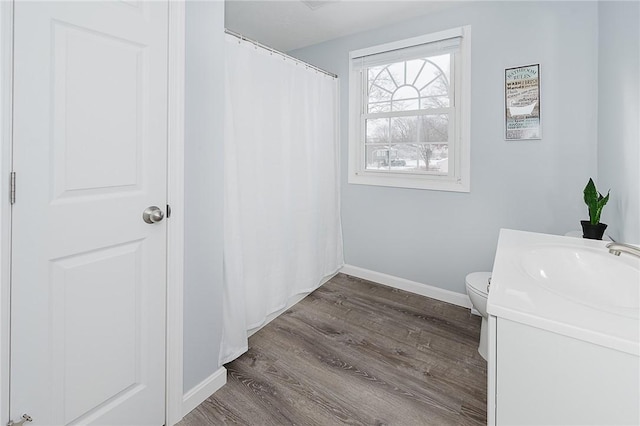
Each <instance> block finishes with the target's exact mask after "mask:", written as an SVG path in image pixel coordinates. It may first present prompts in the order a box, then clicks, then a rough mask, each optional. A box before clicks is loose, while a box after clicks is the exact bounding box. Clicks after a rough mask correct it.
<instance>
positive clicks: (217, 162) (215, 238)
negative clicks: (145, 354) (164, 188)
mask: <svg viewBox="0 0 640 426" xmlns="http://www.w3.org/2000/svg"><path fill="white" fill-rule="evenodd" d="M186 14H187V15H186V19H187V21H186V27H187V28H186V76H185V78H186V88H185V89H186V95H185V96H186V99H185V102H186V104H185V231H184V232H185V235H184V237H185V254H184V255H185V263H184V267H185V271H184V278H185V282H184V390H185V391H188V390H189V389H191V388H192V387H194V386H195V385H197V384H198V383H200V382H201V381H202V380H204V379H206V378H207V377H208V376H209V375H211V374H212V373H213V372H214V371H216V370H217V369H218V367H219V366H218V352H219V350H220V337H221V336H220V334H221V330H222V317H221V313H222V304H221V303H222V299H221V294H222V243H223V241H222V230H223V224H222V194H223V192H222V191H223V186H222V184H223V163H222V153H223V142H224V140H223V131H222V129H223V125H224V120H223V114H222V113H223V108H224V61H223V58H224V2H221V1H202V2H200V1H189V2H187V4H186Z"/></svg>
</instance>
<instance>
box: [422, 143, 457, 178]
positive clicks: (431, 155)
mask: <svg viewBox="0 0 640 426" xmlns="http://www.w3.org/2000/svg"><path fill="white" fill-rule="evenodd" d="M416 147H417V150H418V154H419V155H420V170H421V171H423V172H429V173H438V174H447V173H448V171H449V146H448V145H447V144H419V145H417V146H416ZM426 164H429V167H428V168H427V167H425V165H426Z"/></svg>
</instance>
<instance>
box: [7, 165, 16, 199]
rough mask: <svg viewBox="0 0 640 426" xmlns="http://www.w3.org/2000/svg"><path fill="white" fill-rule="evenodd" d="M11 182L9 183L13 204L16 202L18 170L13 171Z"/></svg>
mask: <svg viewBox="0 0 640 426" xmlns="http://www.w3.org/2000/svg"><path fill="white" fill-rule="evenodd" d="M10 176H11V178H10V179H11V183H10V184H9V199H10V201H11V204H15V202H16V172H11V174H10Z"/></svg>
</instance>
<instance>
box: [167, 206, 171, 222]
mask: <svg viewBox="0 0 640 426" xmlns="http://www.w3.org/2000/svg"><path fill="white" fill-rule="evenodd" d="M170 217H171V206H170V205H169V204H167V219H169V218H170Z"/></svg>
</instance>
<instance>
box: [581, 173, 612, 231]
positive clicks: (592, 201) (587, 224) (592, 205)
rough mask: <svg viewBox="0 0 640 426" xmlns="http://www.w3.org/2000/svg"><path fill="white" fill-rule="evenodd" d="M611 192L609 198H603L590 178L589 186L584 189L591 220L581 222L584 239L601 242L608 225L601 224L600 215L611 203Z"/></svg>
mask: <svg viewBox="0 0 640 426" xmlns="http://www.w3.org/2000/svg"><path fill="white" fill-rule="evenodd" d="M609 192H611V190H609V191H608V192H607V196H606V197H603V196H602V194H601V193H599V192H598V190H597V189H596V184H595V183H593V179H591V178H589V182H587V186H585V187H584V202H585V204H586V205H587V207H589V220H581V221H580V224H582V237H583V238H590V239H592V240H601V239H602V236H603V235H604V230H605V229H607V224H606V223H600V214H602V208H603V207H604V206H605V205H606V204H607V202H608V201H609Z"/></svg>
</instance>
